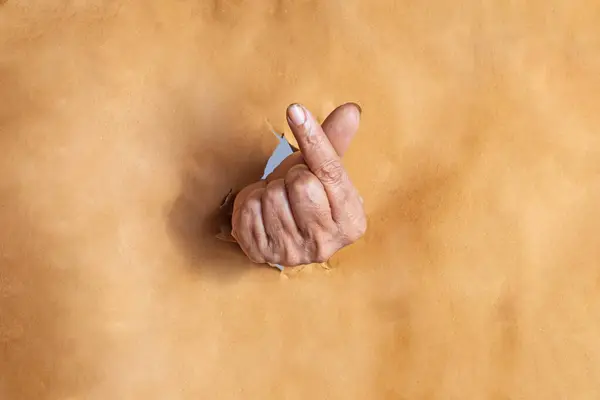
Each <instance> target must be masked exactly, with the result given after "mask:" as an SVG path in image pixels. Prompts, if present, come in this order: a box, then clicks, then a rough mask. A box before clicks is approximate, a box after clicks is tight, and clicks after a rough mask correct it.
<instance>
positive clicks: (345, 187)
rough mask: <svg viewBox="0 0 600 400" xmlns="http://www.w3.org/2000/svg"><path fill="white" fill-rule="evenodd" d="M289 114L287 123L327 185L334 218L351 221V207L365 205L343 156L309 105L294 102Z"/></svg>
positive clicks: (308, 162) (311, 167) (307, 157)
mask: <svg viewBox="0 0 600 400" xmlns="http://www.w3.org/2000/svg"><path fill="white" fill-rule="evenodd" d="M287 114H288V123H289V125H290V128H291V129H292V132H293V133H294V136H295V137H296V140H297V141H298V144H299V145H300V150H301V151H302V156H303V157H304V160H305V162H306V164H307V165H308V167H309V169H310V170H311V172H312V173H313V174H314V175H315V176H316V177H317V178H318V179H319V181H321V183H322V184H323V187H324V188H325V192H326V193H327V197H328V199H329V204H330V206H331V213H332V217H333V219H334V221H336V222H337V223H339V224H342V223H348V221H347V217H348V215H347V214H348V210H349V209H350V210H352V209H354V208H361V209H362V204H361V203H360V200H359V196H358V193H357V192H356V190H355V189H354V187H353V186H352V184H351V182H350V179H349V177H348V175H347V174H346V171H345V169H344V167H343V165H342V162H341V159H340V157H339V156H338V154H337V152H336V150H335V149H334V147H333V145H332V144H331V142H330V141H329V139H328V138H327V136H326V135H325V133H324V132H323V129H322V128H321V126H320V125H319V124H318V123H317V122H316V120H315V119H314V117H313V116H312V114H311V113H310V112H309V111H308V110H307V109H306V108H304V107H303V106H301V105H299V104H292V105H291V106H290V107H289V108H288V112H287ZM355 213H358V211H355Z"/></svg>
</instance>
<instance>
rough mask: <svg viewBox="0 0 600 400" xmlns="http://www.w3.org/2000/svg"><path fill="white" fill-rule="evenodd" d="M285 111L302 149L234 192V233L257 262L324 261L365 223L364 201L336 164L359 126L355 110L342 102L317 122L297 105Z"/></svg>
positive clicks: (361, 231)
mask: <svg viewBox="0 0 600 400" xmlns="http://www.w3.org/2000/svg"><path fill="white" fill-rule="evenodd" d="M287 116H288V124H289V125H290V128H291V130H292V133H293V134H294V137H295V138H296V140H297V142H298V145H299V147H300V152H299V153H294V154H292V155H290V156H289V157H288V158H286V159H285V160H284V161H283V162H282V163H281V164H280V165H279V166H278V167H277V168H276V169H275V170H274V171H273V172H272V173H271V174H270V175H269V176H268V177H267V179H266V180H261V181H259V182H256V183H254V184H251V185H249V186H247V187H245V188H244V189H242V190H241V191H240V192H239V193H238V195H237V196H236V198H235V201H234V205H233V216H232V236H233V237H234V238H235V239H236V241H237V242H238V244H239V245H240V247H241V248H242V250H243V251H244V253H245V254H246V255H247V256H248V258H250V260H252V261H254V262H256V263H261V264H262V263H270V264H282V265H285V266H295V265H300V264H309V263H314V262H325V261H327V260H328V259H329V258H330V257H331V256H332V255H333V254H334V253H335V252H336V251H338V250H339V249H341V248H342V247H345V246H347V245H349V244H351V243H353V242H355V241H356V240H358V239H359V238H360V237H361V236H362V235H363V234H364V233H365V230H366V226H367V222H366V216H365V213H364V209H363V204H362V198H361V197H360V195H359V194H358V191H357V190H356V188H355V187H354V186H353V185H352V183H351V181H350V178H349V177H348V175H347V173H346V170H345V169H344V167H343V166H342V163H341V157H342V156H343V154H344V152H345V151H346V149H347V148H348V146H349V144H350V141H351V140H352V137H353V136H354V134H355V133H356V131H357V130H358V124H359V120H360V108H359V107H358V106H356V105H355V104H353V103H348V104H344V105H342V106H340V107H338V108H337V109H336V110H334V111H333V112H332V113H331V114H330V115H329V117H327V119H326V120H325V121H324V122H323V126H322V127H321V126H319V124H318V123H317V121H316V120H315V119H314V117H313V116H312V114H311V113H310V112H309V111H308V110H307V109H306V108H305V107H303V106H301V105H298V104H293V105H291V106H290V107H289V108H288V110H287Z"/></svg>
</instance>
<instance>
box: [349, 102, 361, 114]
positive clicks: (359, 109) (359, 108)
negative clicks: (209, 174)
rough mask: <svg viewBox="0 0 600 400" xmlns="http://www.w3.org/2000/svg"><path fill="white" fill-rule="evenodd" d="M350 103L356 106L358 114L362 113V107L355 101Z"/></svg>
mask: <svg viewBox="0 0 600 400" xmlns="http://www.w3.org/2000/svg"><path fill="white" fill-rule="evenodd" d="M350 104H352V105H353V106H354V107H356V109H357V110H358V113H359V114H362V107H361V106H360V105H358V104H356V103H350Z"/></svg>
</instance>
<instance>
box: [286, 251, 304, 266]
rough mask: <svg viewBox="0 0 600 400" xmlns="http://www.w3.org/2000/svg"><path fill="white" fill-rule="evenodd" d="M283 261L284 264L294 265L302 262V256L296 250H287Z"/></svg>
mask: <svg viewBox="0 0 600 400" xmlns="http://www.w3.org/2000/svg"><path fill="white" fill-rule="evenodd" d="M283 263H284V264H285V265H286V266H290V267H295V266H296V265H300V264H302V257H301V256H300V254H298V252H296V251H291V252H288V254H287V255H286V257H285V260H284V261H283Z"/></svg>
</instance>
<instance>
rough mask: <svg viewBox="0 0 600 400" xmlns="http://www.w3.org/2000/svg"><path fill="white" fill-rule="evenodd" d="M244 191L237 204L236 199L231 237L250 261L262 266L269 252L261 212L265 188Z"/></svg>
mask: <svg viewBox="0 0 600 400" xmlns="http://www.w3.org/2000/svg"><path fill="white" fill-rule="evenodd" d="M251 186H252V185H251ZM246 189H248V190H246ZM246 189H244V190H246V193H244V197H243V198H242V199H240V200H239V202H238V199H237V198H236V205H235V206H234V211H233V217H232V219H231V227H232V229H231V235H232V236H233V237H234V238H235V239H236V241H237V242H238V244H239V245H240V247H241V248H242V250H243V251H244V253H246V255H247V256H248V258H249V259H250V260H252V261H253V262H255V263H259V264H262V263H265V262H266V260H265V257H264V255H265V254H268V251H269V243H268V240H267V234H266V231H265V224H264V220H263V210H262V197H263V193H264V191H265V188H264V185H263V186H261V187H255V188H246ZM240 193H241V192H240Z"/></svg>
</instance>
